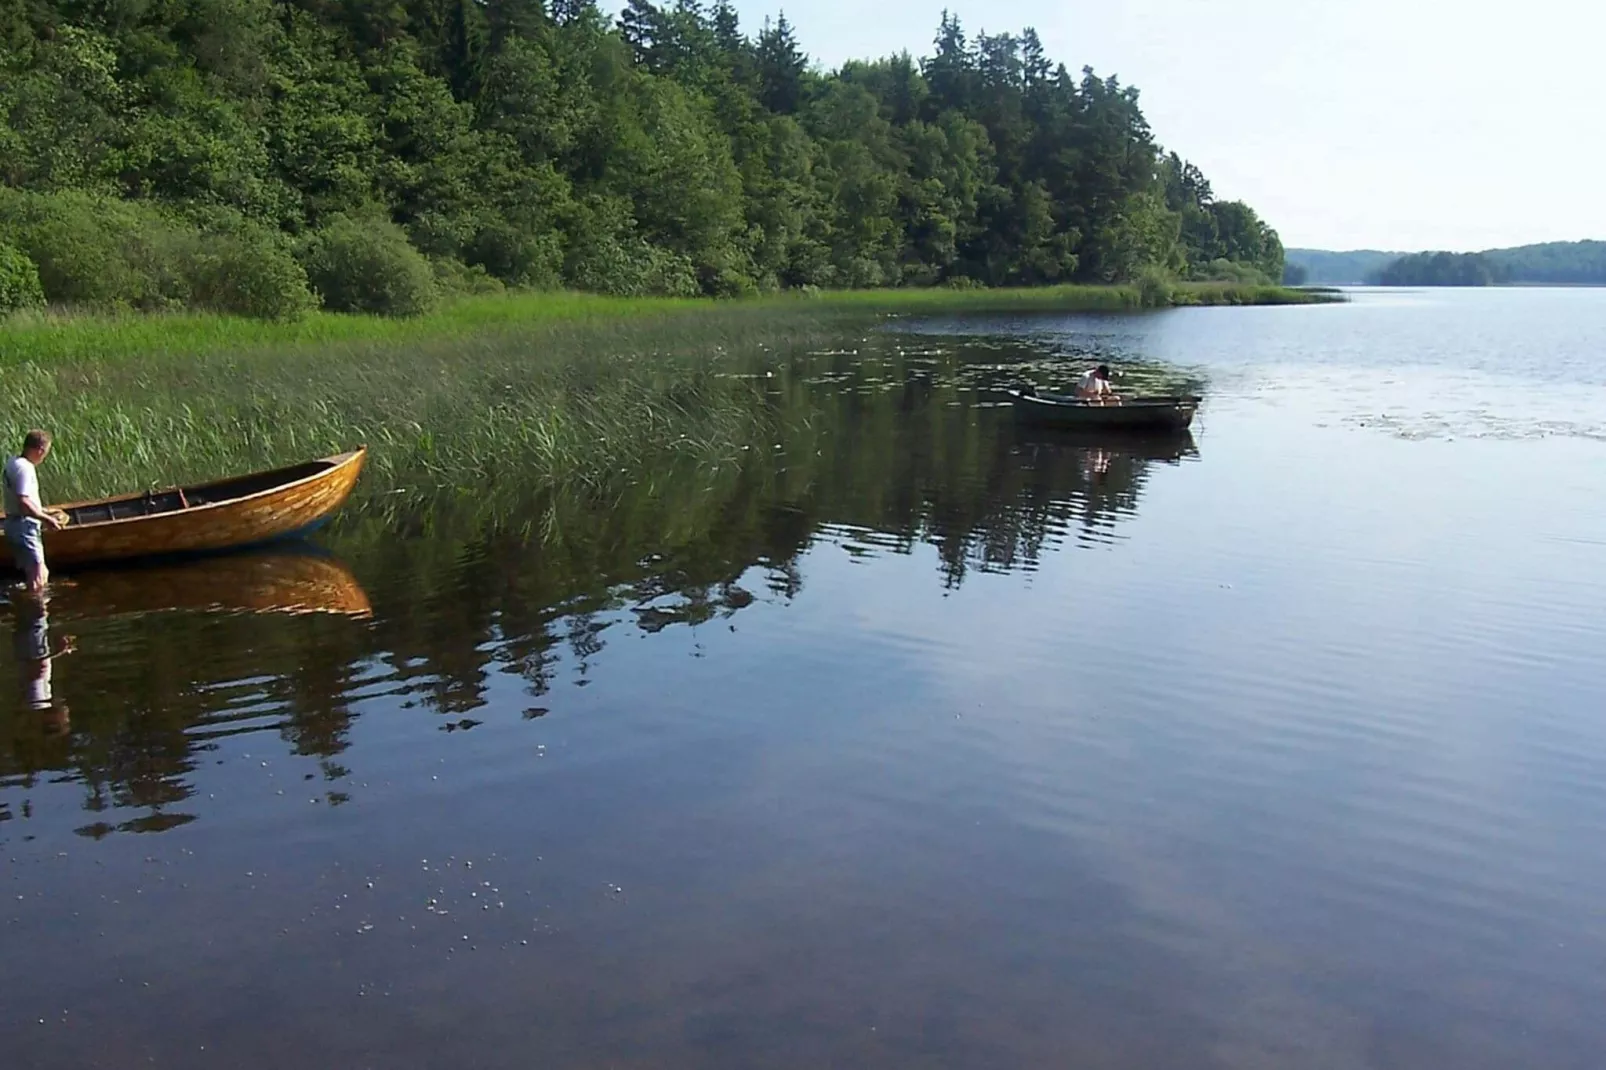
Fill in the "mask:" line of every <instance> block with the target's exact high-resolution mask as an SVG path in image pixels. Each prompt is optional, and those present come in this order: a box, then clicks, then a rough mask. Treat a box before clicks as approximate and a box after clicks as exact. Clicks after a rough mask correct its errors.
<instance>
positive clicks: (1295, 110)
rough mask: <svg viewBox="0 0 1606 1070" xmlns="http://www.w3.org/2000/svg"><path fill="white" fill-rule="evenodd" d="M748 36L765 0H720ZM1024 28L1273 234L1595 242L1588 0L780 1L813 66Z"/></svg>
mask: <svg viewBox="0 0 1606 1070" xmlns="http://www.w3.org/2000/svg"><path fill="white" fill-rule="evenodd" d="M736 5H737V8H738V10H739V11H740V12H741V14H742V18H743V23H744V25H745V26H746V27H747V29H748V30H749V31H752V32H756V30H757V29H758V27H759V26H760V25H761V24H762V21H763V18H764V16H765V15H766V14H773V13H774V12H775V11H776V10H777V9H778V7H779V6H781V5H779V4H776V3H772V2H770V0H736ZM945 6H946V7H949V8H950V9H951V10H953V11H954V13H955V14H957V15H959V17H960V18H961V20H962V21H963V22H964V24H965V27H966V29H967V30H969V31H970V32H972V33H974V32H976V31H978V30H986V31H987V32H989V33H1001V32H1004V31H1018V30H1019V29H1020V28H1021V27H1023V26H1028V25H1030V26H1035V27H1036V28H1037V31H1038V33H1039V34H1040V35H1041V36H1042V38H1043V43H1044V45H1045V46H1046V47H1047V49H1048V51H1049V54H1050V55H1051V56H1052V57H1053V58H1054V59H1056V60H1060V61H1063V62H1064V63H1065V64H1066V65H1067V66H1069V67H1070V68H1071V69H1072V70H1078V69H1080V68H1081V67H1082V66H1083V65H1084V64H1090V65H1092V66H1093V67H1094V68H1095V69H1096V70H1097V71H1098V72H1099V73H1100V74H1101V75H1103V74H1116V75H1119V76H1120V78H1121V80H1122V81H1123V82H1128V83H1131V84H1134V85H1136V86H1137V87H1138V88H1139V89H1140V90H1141V91H1142V102H1143V109H1144V114H1145V115H1147V116H1148V119H1149V122H1150V125H1151V126H1152V127H1153V128H1154V131H1155V134H1156V136H1157V137H1158V138H1159V140H1160V141H1161V143H1162V144H1164V145H1165V146H1166V147H1167V148H1170V149H1175V150H1176V151H1177V152H1180V153H1181V154H1182V155H1184V156H1186V157H1188V158H1189V159H1191V160H1193V162H1195V163H1196V164H1198V165H1199V166H1200V167H1201V168H1203V170H1204V172H1205V174H1206V175H1207V176H1209V178H1210V180H1211V183H1212V185H1213V186H1214V188H1215V190H1216V193H1217V196H1220V197H1226V198H1241V199H1243V200H1246V201H1248V202H1249V203H1250V204H1252V205H1253V206H1254V207H1255V208H1256V209H1257V210H1259V211H1260V212H1261V214H1262V215H1263V216H1265V217H1266V219H1267V220H1268V221H1269V222H1270V223H1271V224H1272V225H1273V226H1275V227H1276V228H1277V229H1278V230H1279V232H1280V233H1281V234H1282V237H1283V241H1284V243H1285V244H1287V245H1294V246H1314V247H1319V248H1333V249H1339V248H1342V249H1349V248H1364V247H1371V248H1385V249H1409V250H1414V249H1424V248H1434V249H1457V250H1460V249H1480V248H1487V247H1491V246H1501V245H1518V244H1524V243H1527V242H1532V241H1557V240H1574V239H1578V238H1601V239H1606V4H1603V3H1598V2H1595V3H1585V2H1578V3H1567V2H1563V0H1526V2H1524V3H1510V2H1503V3H1491V2H1487V0H1484V2H1479V0H1465V2H1456V0H1326V2H1317V0H1280V2H1278V0H1141V2H1137V3H1116V2H1108V3H1090V2H1087V0H1069V2H1067V0H1060V2H1054V0H986V2H976V0H948V2H947V3H946V4H945V3H944V2H943V0H879V2H876V3H865V2H864V0H787V2H786V3H785V4H784V7H785V10H786V15H787V18H788V19H790V20H791V22H792V23H793V25H794V26H795V27H796V30H797V33H798V36H799V38H800V41H801V44H802V45H803V47H804V49H806V50H807V51H808V53H809V54H810V56H812V57H814V58H815V59H816V60H817V61H818V62H820V63H821V64H822V65H823V66H826V67H831V66H835V65H837V64H839V63H841V62H842V61H843V60H846V59H852V58H863V57H870V56H879V55H884V54H887V53H891V52H896V51H899V50H902V49H907V50H909V51H910V52H911V53H913V54H915V55H917V56H920V55H925V54H927V53H929V51H930V47H931V40H932V37H933V36H934V34H935V31H936V27H937V22H938V19H939V17H940V14H941V11H942V9H943V8H944V7H945Z"/></svg>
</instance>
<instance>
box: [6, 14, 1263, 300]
mask: <svg viewBox="0 0 1606 1070" xmlns="http://www.w3.org/2000/svg"><path fill="white" fill-rule="evenodd" d="M125 7H126V10H125V9H124V8H125ZM103 8H104V10H103ZM136 9H137V10H136ZM17 11H18V14H17V15H16V16H14V17H11V16H8V17H6V18H4V19H0V22H3V23H4V25H3V26H0V31H3V36H0V192H3V193H4V198H3V199H4V202H5V206H6V207H5V208H4V210H3V211H0V216H3V217H4V218H3V219H0V223H3V224H4V225H5V226H7V227H8V229H7V231H6V233H8V234H10V235H12V237H11V239H10V240H12V242H13V243H14V244H16V245H17V246H18V247H19V248H21V249H23V251H24V252H26V253H27V254H28V255H29V256H30V257H31V258H32V259H33V260H34V261H35V262H36V264H37V265H38V268H39V274H40V279H41V282H42V284H43V286H44V290H45V293H46V295H47V296H48V297H49V298H50V299H51V300H52V301H61V302H66V303H69V304H82V305H88V306H92V307H129V308H141V309H144V308H173V307H176V306H186V305H188V306H194V307H206V308H215V309H222V310H227V311H234V312H244V313H248V314H251V315H256V316H264V317H282V316H294V315H296V314H297V312H298V311H299V309H300V308H301V307H302V306H303V305H304V304H305V300H304V299H303V298H302V297H301V296H300V289H299V288H298V285H297V279H296V277H295V273H294V270H293V269H292V268H291V267H290V266H289V264H290V262H289V260H288V259H286V256H285V253H284V246H283V245H282V244H281V243H278V242H276V241H274V240H269V238H270V236H271V235H273V234H279V235H283V236H287V237H288V238H291V239H294V241H295V242H296V244H297V246H298V248H300V249H301V254H300V261H301V263H303V264H304V265H305V266H306V268H307V270H308V271H309V272H310V273H311V274H312V275H314V276H315V278H314V280H313V281H314V282H315V283H316V284H317V286H318V287H319V290H320V292H321V293H322V295H323V297H324V300H325V301H326V302H327V303H328V304H329V305H330V307H340V308H350V309H376V308H385V309H389V310H391V311H395V312H399V313H403V314H411V313H415V312H417V311H418V310H420V309H423V308H427V307H428V305H429V303H430V301H431V300H432V298H431V296H430V295H431V293H432V292H433V291H434V290H435V289H437V288H441V289H445V290H446V291H448V292H461V291H462V290H463V289H464V287H467V288H468V289H469V290H470V291H473V290H477V289H480V288H483V287H484V286H486V285H488V284H487V283H486V282H485V280H486V279H492V278H494V279H496V280H499V281H500V282H501V283H502V284H504V285H507V286H516V287H527V288H537V289H558V288H563V287H569V288H584V289H593V290H598V291H601V292H606V293H613V294H621V295H649V294H660V295H686V296H690V295H703V296H740V295H748V294H754V293H764V292H771V291H774V290H778V289H786V288H796V287H803V286H816V287H836V288H841V287H877V286H928V285H936V284H939V283H943V282H947V281H949V280H952V279H956V278H964V279H971V280H974V281H976V282H977V283H980V284H983V285H987V286H1032V285H1043V284H1057V283H1064V282H1078V283H1087V282H1128V281H1132V280H1136V279H1139V278H1140V277H1142V276H1143V273H1144V272H1145V271H1146V270H1147V269H1148V268H1150V267H1155V268H1158V269H1159V270H1160V271H1162V272H1167V273H1171V274H1173V275H1176V276H1178V277H1182V278H1196V279H1203V278H1224V277H1230V278H1234V279H1238V278H1244V279H1247V278H1249V276H1247V275H1242V274H1240V273H1233V274H1231V275H1222V274H1221V271H1220V270H1219V269H1217V268H1215V267H1213V266H1212V265H1214V264H1215V262H1217V261H1220V260H1226V261H1230V262H1231V263H1233V264H1241V265H1248V266H1249V267H1250V268H1253V269H1254V270H1255V271H1257V272H1258V273H1259V274H1260V275H1261V276H1264V277H1265V278H1269V279H1277V278H1280V277H1281V276H1282V271H1283V263H1282V261H1283V252H1282V246H1281V243H1280V241H1279V240H1278V239H1277V235H1276V233H1275V231H1273V230H1271V228H1269V227H1267V226H1266V225H1265V224H1264V223H1263V222H1262V221H1261V220H1259V218H1258V217H1256V215H1255V214H1254V212H1253V211H1252V210H1250V209H1249V208H1248V207H1247V206H1244V205H1241V204H1237V203H1235V202H1218V201H1216V200H1214V198H1213V196H1212V194H1211V191H1210V186H1209V183H1208V182H1207V181H1206V180H1205V179H1204V176H1203V175H1202V174H1200V173H1199V171H1198V169H1197V168H1195V167H1193V166H1192V165H1190V164H1187V163H1186V162H1184V161H1182V160H1181V159H1179V158H1178V157H1177V156H1176V155H1175V154H1170V155H1167V154H1165V153H1164V152H1163V151H1162V149H1161V148H1160V146H1159V145H1158V144H1156V143H1155V141H1154V138H1153V135H1152V133H1151V131H1150V130H1149V127H1148V124H1147V122H1146V121H1145V119H1144V117H1143V113H1142V111H1141V109H1140V108H1139V106H1138V95H1137V91H1136V90H1135V89H1133V88H1132V87H1131V86H1126V85H1122V84H1121V83H1119V82H1118V81H1117V80H1116V79H1114V78H1100V77H1098V76H1096V75H1094V73H1093V72H1092V71H1091V70H1083V71H1082V72H1081V74H1080V75H1077V76H1073V75H1072V74H1071V73H1070V72H1069V71H1067V70H1066V69H1065V68H1064V67H1063V66H1058V65H1055V64H1053V63H1052V62H1051V61H1050V60H1049V59H1048V58H1047V56H1046V55H1045V54H1044V50H1043V47H1042V43H1041V41H1040V40H1039V39H1038V38H1037V35H1036V34H1035V33H1033V32H1032V31H1030V30H1027V31H1024V32H1022V33H1021V34H1019V35H1013V34H1007V33H1006V34H997V35H988V34H980V35H977V36H975V37H971V36H970V35H968V34H967V33H966V32H965V30H964V29H963V27H962V26H961V24H960V22H959V20H958V18H957V17H953V16H949V15H945V16H944V17H943V20H942V24H941V26H940V28H939V31H938V36H937V40H936V42H935V49H934V54H933V55H931V56H930V57H928V58H926V59H924V60H918V61H917V60H915V59H913V58H911V57H910V56H908V55H907V54H902V55H898V56H894V57H890V58H886V59H882V60H877V61H872V62H855V63H849V64H846V65H845V66H843V67H842V68H841V69H840V70H839V71H836V72H833V73H830V74H822V73H820V72H819V71H818V70H817V69H816V68H815V67H814V66H813V65H812V64H811V63H810V61H809V58H808V56H807V55H806V54H805V53H804V52H803V50H802V47H801V45H800V44H799V39H798V36H797V34H796V33H795V31H794V28H793V27H792V25H791V24H790V23H789V22H788V21H787V20H786V19H785V18H784V17H782V18H779V19H777V20H776V21H775V22H773V23H769V22H766V24H765V25H764V27H763V29H762V30H761V31H760V32H758V33H757V34H756V36H753V35H749V34H747V33H744V32H743V31H742V29H741V28H740V26H739V25H738V21H737V17H736V14H735V11H734V8H733V7H732V6H731V5H729V4H728V3H716V4H713V5H704V4H700V3H695V2H691V0H676V2H675V3H673V4H665V5H663V6H659V5H658V4H657V3H654V2H653V0H631V2H630V3H629V5H628V6H627V7H626V9H625V11H624V12H623V14H622V15H621V16H620V19H619V21H618V25H617V27H615V26H611V25H610V24H609V22H608V20H607V19H606V18H605V17H604V16H603V15H602V14H601V12H600V11H599V10H598V8H597V7H596V6H595V5H594V4H593V3H591V0H555V2H554V3H552V4H550V5H542V4H539V3H536V2H534V0H495V2H492V3H486V4H472V3H457V2H455V0H454V2H453V3H450V4H446V5H444V6H443V5H439V4H437V5H433V6H432V5H428V4H417V3H406V4H389V5H387V4H375V3H368V2H362V3H355V4H343V5H342V4H325V3H317V4H314V3H290V4H282V5H270V4H266V3H264V2H263V0H178V2H176V3H173V4H167V5H154V6H152V5H144V6H141V5H138V4H136V5H134V7H127V6H126V5H124V7H117V6H116V5H113V7H110V8H107V7H105V6H104V5H99V6H96V5H90V7H84V6H83V5H80V4H69V3H67V2H66V0H29V3H28V4H27V5H25V7H21V8H18V9H17ZM24 12H26V14H24ZM18 191H21V194H20V195H24V196H25V197H28V198H34V199H33V200H28V201H27V202H26V204H27V211H25V212H22V213H21V215H23V216H26V218H25V219H22V220H21V222H18V221H17V219H18V215H19V212H18V210H16V204H17V203H18V202H17V201H16V196H18V195H19V194H18ZM38 198H44V199H43V200H39V199H38ZM225 209H226V210H227V211H229V212H232V213H234V215H235V216H237V217H238V219H237V220H236V221H235V222H233V223H231V224H230V225H229V226H228V227H226V228H223V229H221V230H220V229H219V228H218V227H217V226H216V225H214V223H210V222H206V220H215V219H216V218H217V216H216V213H217V212H218V211H220V210H225ZM358 217H361V218H362V219H363V223H362V224H361V227H354V225H353V224H352V223H351V222H350V220H352V219H355V218H358ZM371 217H372V218H376V219H377V220H378V222H379V223H380V224H384V226H375V227H369V226H368V223H367V220H368V219H369V218H371ZM342 220H346V221H345V222H342ZM247 224H249V227H248V226H247ZM391 224H394V225H395V226H398V227H400V228H402V231H404V232H405V234H406V239H407V241H408V242H410V243H411V244H412V247H413V250H414V251H415V253H417V254H423V256H422V257H419V256H417V255H410V254H409V253H407V252H405V251H404V249H403V243H402V242H401V240H400V239H399V238H398V232H397V231H394V230H392V229H389V226H390V225H391ZM358 229H368V230H371V231H372V232H373V233H372V235H371V236H370V238H369V239H368V240H366V241H363V240H359V237H358V235H357V233H356V230H358ZM309 234H310V235H312V237H310V238H309V237H308V235H309ZM195 257H199V258H200V260H202V261H203V263H201V264H198V265H194V266H192V265H190V264H188V263H187V261H188V260H189V259H191V258H195ZM258 257H260V258H262V259H263V263H262V264H260V265H257V264H253V263H250V261H251V260H252V259H253V258H258ZM426 261H427V262H426ZM430 262H432V263H434V264H436V265H458V264H460V265H466V266H467V267H469V268H473V269H476V273H475V274H474V275H473V276H472V277H469V276H465V275H463V274H462V273H461V272H459V271H458V270H457V268H456V267H448V268H445V269H443V270H444V273H443V274H440V284H439V287H437V285H436V284H435V283H434V282H433V281H431V279H432V277H433V275H434V274H436V273H432V272H431V271H430V270H429V263H430ZM369 268H374V269H376V270H377V277H375V278H373V279H371V280H369V281H364V280H363V278H362V276H361V272H362V271H365V270H367V269H369ZM234 277H239V279H240V281H239V282H238V283H233V282H230V281H229V280H230V279H231V278H234Z"/></svg>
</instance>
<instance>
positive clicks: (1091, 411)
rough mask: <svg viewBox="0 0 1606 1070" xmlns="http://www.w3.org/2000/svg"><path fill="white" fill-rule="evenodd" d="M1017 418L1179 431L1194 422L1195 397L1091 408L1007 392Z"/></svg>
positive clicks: (1111, 428)
mask: <svg viewBox="0 0 1606 1070" xmlns="http://www.w3.org/2000/svg"><path fill="white" fill-rule="evenodd" d="M1009 394H1010V400H1011V403H1012V404H1013V405H1014V408H1015V415H1016V417H1017V418H1018V419H1019V420H1021V421H1022V422H1023V423H1027V424H1032V425H1035V426H1040V427H1060V428H1067V429H1074V430H1088V431H1093V430H1098V431H1133V432H1149V433H1155V432H1178V431H1185V430H1187V428H1188V425H1190V424H1191V423H1193V414H1194V412H1196V411H1197V410H1198V407H1199V399H1198V398H1191V397H1189V398H1138V399H1134V400H1132V401H1128V402H1125V403H1123V404H1120V405H1092V404H1089V403H1087V402H1085V401H1077V400H1075V399H1073V398H1061V397H1057V396H1053V395H1050V396H1048V397H1043V396H1033V395H1030V394H1022V393H1021V392H1020V391H1018V390H1011V391H1010V392H1009Z"/></svg>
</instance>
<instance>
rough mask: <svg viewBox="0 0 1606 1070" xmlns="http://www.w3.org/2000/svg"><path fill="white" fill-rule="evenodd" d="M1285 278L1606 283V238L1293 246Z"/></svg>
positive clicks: (1414, 283) (1417, 282)
mask: <svg viewBox="0 0 1606 1070" xmlns="http://www.w3.org/2000/svg"><path fill="white" fill-rule="evenodd" d="M1286 261H1287V262H1286V265H1285V268H1284V275H1283V278H1284V280H1285V281H1288V282H1290V284H1294V285H1297V284H1298V283H1301V282H1304V281H1306V280H1307V279H1308V280H1309V281H1311V282H1316V283H1328V284H1338V285H1358V284H1361V283H1367V284H1371V285H1383V286H1500V285H1516V284H1528V285H1552V286H1557V285H1579V286H1606V241H1576V242H1546V243H1543V244H1540V245H1520V246H1515V247H1512V248H1508V249H1486V250H1484V251H1483V252H1479V253H1446V252H1425V253H1412V254H1409V255H1401V254H1399V253H1382V252H1377V251H1375V250H1369V249H1363V250H1355V251H1352V252H1328V251H1326V250H1321V249H1289V250H1288V251H1287V257H1286Z"/></svg>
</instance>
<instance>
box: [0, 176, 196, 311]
mask: <svg viewBox="0 0 1606 1070" xmlns="http://www.w3.org/2000/svg"><path fill="white" fill-rule="evenodd" d="M185 237H186V234H185V232H184V230H183V229H182V228H180V227H178V226H176V225H175V224H174V223H173V222H172V221H171V220H169V219H168V218H167V217H166V216H164V215H163V214H162V212H161V211H160V210H159V209H157V208H156V207H155V206H152V205H150V204H146V203H142V202H135V201H123V200H119V199H117V198H114V197H106V196H102V195H99V194H94V193H88V192H84V191H80V190H63V191H61V192H58V193H49V194H42V193H23V192H20V191H17V190H8V189H0V240H6V241H9V242H10V243H11V244H13V245H15V246H17V247H18V248H19V249H21V250H22V251H23V252H25V253H26V254H27V255H28V256H29V257H30V258H31V259H32V260H33V262H34V263H35V264H37V265H38V267H39V281H40V283H41V285H42V286H43V288H44V293H45V297H46V298H47V299H48V300H49V301H50V302H51V303H52V304H62V305H85V306H88V307H91V308H136V309H160V308H166V307H172V306H175V305H181V304H182V303H183V302H184V298H185V297H186V296H187V292H188V286H187V282H186V280H185V279H184V277H183V274H182V271H181V267H182V265H181V264H180V263H179V260H180V257H181V255H182V253H183V251H184V248H183V247H184V245H185V241H184V239H185Z"/></svg>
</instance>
